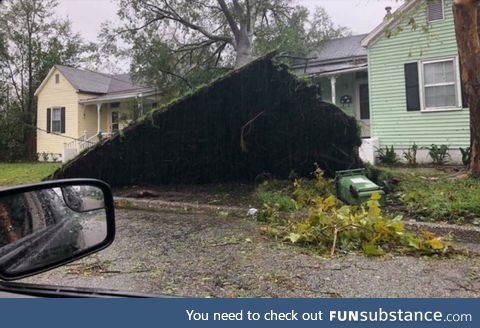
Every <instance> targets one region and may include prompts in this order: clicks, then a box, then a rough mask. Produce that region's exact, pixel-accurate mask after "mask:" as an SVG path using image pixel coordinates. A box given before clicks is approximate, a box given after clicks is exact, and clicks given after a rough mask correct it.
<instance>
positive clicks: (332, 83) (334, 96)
mask: <svg viewBox="0 0 480 328" xmlns="http://www.w3.org/2000/svg"><path fill="white" fill-rule="evenodd" d="M336 85H337V76H336V75H332V76H330V86H331V88H332V104H334V105H335V103H336V101H337V100H336V99H337V91H336V89H337V88H336Z"/></svg>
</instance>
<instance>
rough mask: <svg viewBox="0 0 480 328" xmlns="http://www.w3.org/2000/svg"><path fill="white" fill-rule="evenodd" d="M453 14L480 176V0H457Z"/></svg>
mask: <svg viewBox="0 0 480 328" xmlns="http://www.w3.org/2000/svg"><path fill="white" fill-rule="evenodd" d="M453 17H454V21H455V34H456V36H457V45H458V53H459V57H460V65H461V75H462V81H463V87H464V89H465V93H466V94H467V98H468V105H469V108H470V170H471V171H472V173H473V174H474V175H476V176H478V177H480V0H454V2H453Z"/></svg>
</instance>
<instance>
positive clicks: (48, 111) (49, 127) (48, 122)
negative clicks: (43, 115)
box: [47, 108, 52, 133]
mask: <svg viewBox="0 0 480 328" xmlns="http://www.w3.org/2000/svg"><path fill="white" fill-rule="evenodd" d="M51 124H52V109H51V108H47V133H50V132H52V128H51V126H50V125H51Z"/></svg>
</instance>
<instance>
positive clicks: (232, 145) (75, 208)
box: [0, 0, 480, 297]
mask: <svg viewBox="0 0 480 328" xmlns="http://www.w3.org/2000/svg"><path fill="white" fill-rule="evenodd" d="M477 7H478V6H477ZM478 15H479V14H478V8H477V9H475V10H473V9H472V10H470V11H468V10H466V9H465V7H461V8H460V7H458V6H457V4H456V2H454V1H452V0H444V1H440V0H438V1H437V0H432V1H430V0H429V1H386V0H385V1H384V0H381V1H380V0H379V1H358V0H351V1H350V0H344V1H328V0H325V1H320V0H319V1H309V0H251V1H247V0H238V1H236V0H235V1H234V0H205V1H192V0H177V1H169V0H150V1H140V0H139V1H124V0H113V1H87V0H79V1H68V0H58V1H53V0H48V1H43V0H42V1H40V0H3V1H0V188H1V187H7V186H13V185H20V184H23V183H34V182H38V181H41V180H42V179H68V178H95V179H100V180H103V181H105V182H107V183H108V184H109V185H110V186H111V187H112V189H113V194H114V197H115V206H116V222H117V237H116V241H115V242H114V243H113V244H112V245H111V247H109V248H107V249H105V250H103V251H101V252H99V253H96V254H94V255H91V256H88V257H86V258H84V259H81V260H80V261H76V262H74V263H70V264H68V265H66V266H64V267H61V268H58V269H55V270H52V271H49V272H45V273H43V274H41V275H38V276H34V277H30V278H27V279H26V281H29V282H36V283H43V284H51V285H69V286H78V287H87V286H88V287H95V288H107V289H120V290H131V291H139V292H151V293H157V294H162V295H177V296H192V297H193V296H200V297H391V296H393V297H478V296H479V295H480V293H479V292H478V287H479V286H478V281H477V280H478V279H476V278H475V277H476V276H477V271H476V269H474V268H476V267H480V260H479V258H478V257H474V256H471V257H470V254H471V252H473V253H475V252H476V251H477V248H478V247H477V246H478V245H477V244H476V243H477V242H478V232H477V229H475V227H476V226H478V225H479V224H480V207H479V202H478V200H479V199H480V193H479V191H480V182H479V180H478V178H476V177H477V176H479V175H480V164H479V163H480V155H479V154H480V149H479V147H480V137H479V136H480V134H479V133H478V129H479V127H480V119H479V117H478V116H479V114H478V113H480V110H479V108H478V106H480V105H479V103H478V101H477V99H480V98H479V95H478V94H477V93H478V92H479V90H480V88H479V87H478V86H479V85H480V84H479V81H478V67H477V66H478V58H477V57H478V56H477V57H476V55H475V54H477V55H478V53H479V52H480V49H478V44H479V42H476V41H475V42H473V41H472V40H477V41H478V31H480V27H479V26H478V22H477V21H478V20H477V16H478ZM478 17H480V16H478ZM474 18H475V19H474ZM462 22H463V23H462ZM466 22H472V23H471V24H470V23H466ZM474 47H477V48H475V49H474ZM82 188H83V187H82V186H76V187H74V188H63V189H58V188H57V189H55V190H50V192H48V193H41V194H39V195H37V196H35V197H33V196H32V197H30V198H28V197H25V198H22V199H15V200H8V201H6V203H5V204H4V205H3V207H2V206H0V247H1V245H4V244H7V243H9V242H12V240H11V238H12V237H11V236H12V232H15V234H16V236H18V238H19V239H21V238H22V236H26V235H29V234H32V233H33V232H35V231H43V230H41V229H44V228H46V227H48V225H49V222H50V221H51V222H55V223H58V222H62V220H63V219H64V218H65V217H72V216H73V217H75V216H78V217H87V218H90V216H89V215H90V214H89V211H92V213H96V212H95V211H96V210H98V209H102V208H104V204H103V194H102V193H101V190H97V191H92V190H91V189H88V188H84V189H82ZM45 197H48V198H49V200H48V201H46V200H44V199H43V200H42V198H45ZM22 202H38V203H39V204H40V206H42V204H45V203H48V204H49V205H48V206H49V208H48V209H46V210H44V211H43V212H44V213H45V217H43V216H42V218H40V219H39V220H40V221H38V222H35V220H26V221H25V222H29V226H18V225H17V226H15V225H14V224H13V225H12V224H10V221H9V220H7V219H2V213H3V212H6V211H7V212H9V213H10V212H15V213H17V214H18V215H22V210H23V208H24V206H23V205H24V204H23V205H22ZM22 206H23V207H22ZM30 207H32V206H30ZM2 211H3V212H2ZM102 213H103V212H102ZM82 215H84V216H82ZM91 216H93V214H91ZM5 217H6V216H5ZM92 220H93V219H92ZM77 221H78V220H77ZM92 222H93V221H92ZM52 224H53V223H52ZM462 229H467V231H468V232H463V231H464V230H462ZM9 238H10V239H9ZM471 242H473V246H472V243H471ZM457 255H458V256H459V257H457ZM0 256H1V254H0ZM462 256H465V257H468V261H465V260H462V259H460V257H462ZM462 286H467V287H466V288H463V287H462Z"/></svg>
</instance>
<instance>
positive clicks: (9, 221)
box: [0, 179, 115, 280]
mask: <svg viewBox="0 0 480 328" xmlns="http://www.w3.org/2000/svg"><path fill="white" fill-rule="evenodd" d="M114 238H115V212H114V203H113V196H112V192H111V189H110V186H109V185H107V184H106V183H105V182H103V181H100V180H95V179H67V180H56V181H48V182H42V183H37V184H32V185H25V186H20V187H15V188H9V189H4V190H0V278H1V279H3V280H16V279H21V278H25V277H28V276H31V275H34V274H37V273H41V272H44V271H47V270H51V269H54V268H57V267H59V266H61V265H63V264H66V263H69V262H72V261H75V260H77V259H80V258H82V257H85V256H87V255H90V254H92V253H95V252H98V251H100V250H102V249H104V248H106V247H108V246H109V245H110V244H111V243H112V242H113V240H114Z"/></svg>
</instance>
